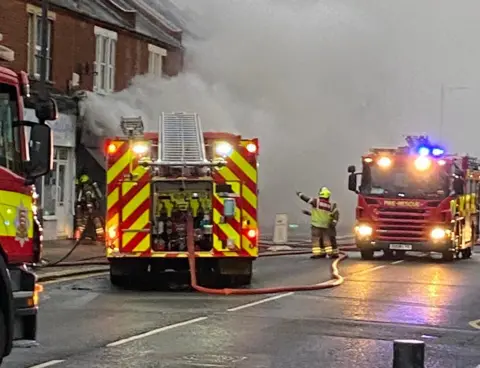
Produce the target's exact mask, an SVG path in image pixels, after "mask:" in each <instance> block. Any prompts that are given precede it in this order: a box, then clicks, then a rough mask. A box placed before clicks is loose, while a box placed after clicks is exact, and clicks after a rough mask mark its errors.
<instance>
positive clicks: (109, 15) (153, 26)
mask: <svg viewBox="0 0 480 368" xmlns="http://www.w3.org/2000/svg"><path fill="white" fill-rule="evenodd" d="M157 1H158V0H157ZM50 2H51V3H52V4H54V5H55V6H58V7H60V8H64V9H67V10H70V11H72V12H75V13H79V14H82V15H84V16H87V17H89V18H92V19H96V20H99V21H102V22H105V23H108V24H112V25H114V26H117V27H120V28H123V29H128V30H131V31H134V32H137V33H138V34H141V35H143V36H146V37H149V38H152V39H155V40H158V41H160V42H161V43H164V44H166V45H169V46H173V47H176V48H179V49H183V46H182V43H181V41H179V40H177V39H176V38H175V37H173V36H172V35H170V34H168V33H167V31H165V30H164V28H162V26H161V25H159V24H162V25H163V26H164V27H166V28H167V29H171V30H172V32H179V33H180V32H182V29H181V28H179V27H177V26H175V25H174V24H173V23H172V22H170V21H169V20H168V19H167V18H166V17H165V16H164V15H163V14H161V13H160V11H159V10H157V8H155V9H154V8H151V7H149V6H148V3H146V2H145V1H144V0H108V1H105V0H85V1H80V0H50ZM109 2H110V3H111V4H108V3H109ZM115 6H117V7H118V12H117V11H115V10H114V9H115ZM122 11H123V12H127V13H128V12H129V11H130V12H131V11H135V12H136V21H135V28H134V29H132V27H131V26H130V24H129V23H128V22H127V20H126V19H125V18H124V17H122V16H121V12H122ZM149 18H150V19H151V18H153V19H155V20H156V22H154V21H153V20H150V19H149Z"/></svg>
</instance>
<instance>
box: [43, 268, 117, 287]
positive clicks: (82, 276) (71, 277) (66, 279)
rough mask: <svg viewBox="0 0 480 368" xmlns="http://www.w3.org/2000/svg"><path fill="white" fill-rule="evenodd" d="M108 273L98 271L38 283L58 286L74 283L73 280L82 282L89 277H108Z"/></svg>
mask: <svg viewBox="0 0 480 368" xmlns="http://www.w3.org/2000/svg"><path fill="white" fill-rule="evenodd" d="M108 273H109V272H108V271H105V272H103V271H99V272H98V273H91V274H87V275H78V276H70V277H68V276H67V277H64V278H59V279H56V280H49V281H43V282H42V281H40V284H42V285H49V284H58V283H59V282H67V281H75V280H83V279H88V278H90V277H95V276H103V275H108Z"/></svg>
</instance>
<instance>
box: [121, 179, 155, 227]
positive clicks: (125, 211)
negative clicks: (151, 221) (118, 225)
mask: <svg viewBox="0 0 480 368" xmlns="http://www.w3.org/2000/svg"><path fill="white" fill-rule="evenodd" d="M149 195H150V185H148V184H147V185H145V186H144V187H143V188H142V189H141V190H140V192H139V193H138V194H137V195H136V196H135V197H133V198H132V199H131V200H130V202H128V203H127V204H126V205H125V206H124V207H123V208H122V221H125V220H127V219H128V217H129V216H130V215H131V214H132V213H133V212H134V211H135V210H136V209H137V208H138V207H139V206H140V205H141V204H142V203H143V202H145V201H146V200H148V197H149ZM147 212H150V211H149V210H147Z"/></svg>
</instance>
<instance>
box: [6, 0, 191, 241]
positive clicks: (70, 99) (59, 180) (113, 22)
mask: <svg viewBox="0 0 480 368" xmlns="http://www.w3.org/2000/svg"><path fill="white" fill-rule="evenodd" d="M41 20H42V19H41V1H40V0H38V1H36V0H1V1H0V33H1V34H3V42H2V44H3V45H5V46H7V47H9V48H11V49H13V50H14V51H15V61H14V62H13V63H10V64H9V65H8V66H9V67H10V68H12V69H14V70H25V71H27V72H28V74H29V76H30V80H31V85H32V97H31V98H30V99H28V100H27V101H26V103H25V105H26V111H25V117H26V119H28V120H35V114H34V112H33V109H32V107H33V104H34V102H35V100H36V98H37V95H38V80H39V77H40V60H41V59H40V51H41ZM48 24H49V26H48V40H47V41H48V50H47V58H48V62H47V81H48V82H47V84H48V88H49V90H50V93H51V95H52V96H53V97H54V98H55V99H56V100H57V103H58V105H59V110H60V118H59V120H58V121H57V122H54V123H53V124H51V126H52V130H53V131H54V145H55V167H54V171H53V172H52V173H51V174H49V175H48V176H47V177H45V178H43V180H42V184H41V185H40V187H41V188H42V190H41V198H42V207H43V210H44V226H45V231H46V234H45V235H46V238H47V239H48V238H50V239H53V238H57V237H65V236H71V235H72V233H73V213H74V209H73V206H74V202H75V192H74V190H75V189H74V185H73V183H74V177H75V175H76V164H75V163H76V156H78V155H83V153H84V151H82V147H78V139H77V137H76V134H77V133H78V132H77V128H78V123H77V117H78V97H77V96H79V93H78V91H82V90H86V91H94V92H96V93H99V94H109V93H111V92H115V91H119V90H122V89H124V88H125V87H127V86H128V83H129V82H130V80H131V79H132V78H133V77H134V76H136V75H138V74H145V73H151V74H154V75H157V76H158V75H166V76H174V75H176V74H178V73H179V72H180V71H181V69H182V66H183V52H184V50H183V47H182V30H181V29H180V28H179V27H177V26H176V25H175V23H174V22H173V21H171V20H168V19H166V18H165V17H164V15H163V14H161V13H160V12H159V11H158V9H153V8H151V7H150V6H149V5H148V2H146V1H145V0H114V1H113V0H50V1H49V13H48Z"/></svg>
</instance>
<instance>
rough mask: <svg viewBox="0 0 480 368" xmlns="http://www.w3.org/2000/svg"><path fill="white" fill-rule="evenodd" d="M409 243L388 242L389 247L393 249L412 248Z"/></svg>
mask: <svg viewBox="0 0 480 368" xmlns="http://www.w3.org/2000/svg"><path fill="white" fill-rule="evenodd" d="M412 248H413V247H412V245H411V244H390V249H394V250H412Z"/></svg>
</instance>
